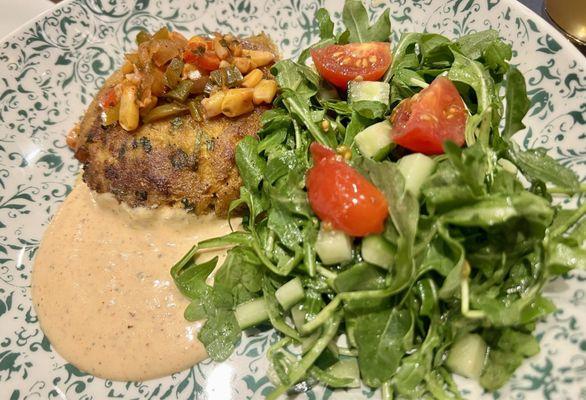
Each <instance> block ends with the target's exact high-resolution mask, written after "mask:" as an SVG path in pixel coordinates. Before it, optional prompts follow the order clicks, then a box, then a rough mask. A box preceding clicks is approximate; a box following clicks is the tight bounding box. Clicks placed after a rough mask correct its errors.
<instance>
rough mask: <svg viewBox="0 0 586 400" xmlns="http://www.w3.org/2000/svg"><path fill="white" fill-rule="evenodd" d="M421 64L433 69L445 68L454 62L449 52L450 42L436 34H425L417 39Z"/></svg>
mask: <svg viewBox="0 0 586 400" xmlns="http://www.w3.org/2000/svg"><path fill="white" fill-rule="evenodd" d="M418 44H419V52H420V53H421V64H422V65H426V66H429V67H434V68H446V67H449V66H450V64H451V63H452V62H453V60H454V55H453V54H452V51H451V50H450V45H451V44H452V41H451V40H450V39H448V38H447V37H445V36H443V35H439V34H437V33H425V34H422V35H421V36H420V37H419V40H418Z"/></svg>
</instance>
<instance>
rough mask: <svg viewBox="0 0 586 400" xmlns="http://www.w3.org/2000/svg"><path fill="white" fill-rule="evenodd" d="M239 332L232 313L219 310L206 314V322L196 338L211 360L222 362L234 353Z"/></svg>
mask: <svg viewBox="0 0 586 400" xmlns="http://www.w3.org/2000/svg"><path fill="white" fill-rule="evenodd" d="M240 332H241V331H240V327H239V326H238V322H237V321H236V317H235V316H234V312H232V311H228V310H221V309H219V310H216V312H215V313H213V314H211V315H210V314H208V320H207V321H206V323H205V324H204V326H203V327H202V328H201V331H199V334H198V336H197V337H198V339H199V340H200V341H201V343H202V344H203V345H204V346H205V348H206V351H207V352H208V354H209V356H210V358H211V359H212V360H214V361H224V360H225V359H227V358H228V357H229V356H230V355H231V354H232V352H233V351H234V346H235V343H236V341H237V340H238V339H239V338H240Z"/></svg>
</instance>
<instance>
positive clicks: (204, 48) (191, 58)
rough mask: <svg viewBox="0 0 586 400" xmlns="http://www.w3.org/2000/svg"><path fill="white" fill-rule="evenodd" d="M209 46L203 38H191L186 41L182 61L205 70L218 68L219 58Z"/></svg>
mask: <svg viewBox="0 0 586 400" xmlns="http://www.w3.org/2000/svg"><path fill="white" fill-rule="evenodd" d="M209 43H211V42H209ZM209 47H210V45H209V44H208V42H206V41H204V40H203V39H202V40H201V41H200V40H194V39H193V38H192V39H191V40H190V41H189V42H188V43H187V49H185V51H184V52H183V61H185V62H186V63H189V64H195V65H197V66H198V67H199V68H201V69H203V70H205V71H214V70H216V69H218V68H219V67H220V58H219V57H218V56H217V55H216V53H215V52H213V51H212V50H210V48H209Z"/></svg>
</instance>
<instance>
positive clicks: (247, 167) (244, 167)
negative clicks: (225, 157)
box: [235, 136, 266, 192]
mask: <svg viewBox="0 0 586 400" xmlns="http://www.w3.org/2000/svg"><path fill="white" fill-rule="evenodd" d="M235 159H236V165H237V166H238V171H240V176H241V177H242V181H243V183H244V186H246V188H248V190H250V191H252V192H255V191H257V190H258V186H259V185H260V182H261V181H262V179H263V173H264V171H265V168H266V162H265V160H264V159H263V158H261V157H260V156H259V155H258V140H257V139H255V138H254V137H252V136H246V137H245V138H244V139H242V140H241V141H240V142H239V143H238V145H237V146H236V155H235Z"/></svg>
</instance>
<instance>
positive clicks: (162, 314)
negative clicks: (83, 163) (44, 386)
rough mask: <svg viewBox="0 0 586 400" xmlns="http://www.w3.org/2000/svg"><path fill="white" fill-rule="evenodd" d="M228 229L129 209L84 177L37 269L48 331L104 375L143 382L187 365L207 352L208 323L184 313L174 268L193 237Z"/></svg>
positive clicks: (66, 353) (83, 364)
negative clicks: (203, 330) (201, 336)
mask: <svg viewBox="0 0 586 400" xmlns="http://www.w3.org/2000/svg"><path fill="white" fill-rule="evenodd" d="M229 230H230V228H229V227H228V222H227V221H226V220H220V219H217V218H215V217H212V216H206V217H195V216H191V215H187V214H186V213H185V212H184V211H182V210H171V209H165V210H146V209H141V210H130V209H128V208H127V207H123V206H120V205H118V204H117V203H116V201H115V200H113V199H112V198H109V197H107V196H104V195H99V196H97V197H96V198H94V196H92V194H91V193H90V190H89V189H88V188H87V186H86V185H85V184H83V183H78V184H77V185H76V186H75V188H74V189H73V191H72V192H71V194H70V195H69V196H68V197H67V199H66V200H65V203H64V204H63V205H62V207H61V209H60V210H59V212H58V213H57V215H56V216H55V218H54V219H53V221H52V222H51V224H50V226H49V227H48V229H47V232H46V233H45V236H44V239H43V242H42V244H41V247H40V249H39V252H38V254H37V257H36V261H35V266H34V269H33V283H32V294H33V303H34V305H35V309H36V311H37V314H38V316H39V320H40V323H41V327H42V328H43V331H44V332H45V334H46V335H47V337H48V338H49V341H50V342H51V344H52V346H53V347H54V349H55V350H57V352H59V354H61V355H62V356H63V357H64V358H65V359H66V360H67V361H69V362H71V363H72V364H74V365H75V366H76V367H78V368H79V369H81V370H83V371H85V372H88V373H91V374H93V375H96V376H99V377H102V378H106V379H112V380H122V381H136V380H145V379H151V378H156V377H160V376H165V375H169V374H171V373H173V372H177V371H180V370H183V369H186V368H189V367H190V366H192V365H193V364H195V363H197V362H199V361H201V360H203V359H204V358H206V357H207V354H206V352H205V349H204V348H203V346H202V345H201V343H200V342H199V341H198V340H197V330H198V329H199V327H200V324H201V323H198V322H196V323H192V322H188V321H186V320H185V319H184V318H183V311H184V309H185V307H186V306H187V304H188V300H187V299H186V298H184V297H183V295H182V294H181V293H180V292H179V291H178V290H177V288H176V287H175V284H174V283H173V280H172V278H171V276H170V274H169V270H170V268H171V266H172V265H173V264H174V263H175V262H176V261H177V260H179V259H180V258H181V256H183V254H184V253H185V252H186V251H188V250H189V249H190V248H191V246H193V244H195V243H197V242H198V241H200V240H203V239H205V238H209V237H214V236H218V235H222V234H225V233H227V232H229ZM211 255H212V254H206V256H208V257H211ZM204 259H205V258H204Z"/></svg>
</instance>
